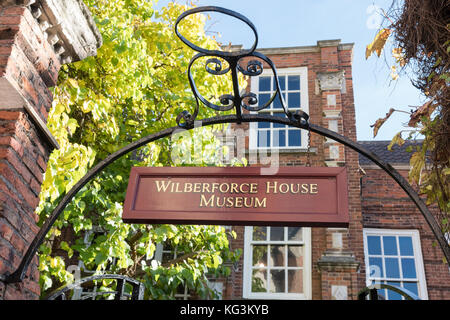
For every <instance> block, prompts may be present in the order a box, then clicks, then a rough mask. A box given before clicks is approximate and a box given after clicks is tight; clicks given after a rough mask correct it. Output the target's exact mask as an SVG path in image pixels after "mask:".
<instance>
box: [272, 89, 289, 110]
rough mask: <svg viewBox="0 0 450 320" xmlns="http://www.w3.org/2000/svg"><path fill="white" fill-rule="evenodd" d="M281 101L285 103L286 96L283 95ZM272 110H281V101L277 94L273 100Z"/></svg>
mask: <svg viewBox="0 0 450 320" xmlns="http://www.w3.org/2000/svg"><path fill="white" fill-rule="evenodd" d="M283 99H284V101H285V102H286V94H285V93H283ZM273 108H274V109H282V108H283V105H282V104H281V99H280V95H279V94H277V96H276V97H275V99H274V100H273Z"/></svg>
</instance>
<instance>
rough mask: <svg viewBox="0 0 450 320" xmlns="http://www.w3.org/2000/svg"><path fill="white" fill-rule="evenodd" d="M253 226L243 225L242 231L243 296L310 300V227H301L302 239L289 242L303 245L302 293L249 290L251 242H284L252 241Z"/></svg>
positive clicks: (248, 297)
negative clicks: (254, 291)
mask: <svg viewBox="0 0 450 320" xmlns="http://www.w3.org/2000/svg"><path fill="white" fill-rule="evenodd" d="M252 231H253V227H245V231H244V270H243V276H242V281H243V284H242V285H243V293H242V296H243V298H246V299H271V300H277V299H280V300H311V299H312V271H311V270H312V269H311V265H312V262H311V260H312V255H311V228H303V240H302V241H295V242H291V241H290V242H289V244H291V243H292V244H303V245H304V247H303V248H304V257H303V291H304V292H303V293H301V294H299V293H261V292H258V293H252V292H251V280H252V268H251V267H252V265H251V262H252V250H251V243H255V244H258V243H264V244H267V243H270V244H272V243H274V244H277V243H279V244H281V243H282V244H285V243H286V242H284V241H261V242H259V241H254V242H252Z"/></svg>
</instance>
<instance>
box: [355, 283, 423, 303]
mask: <svg viewBox="0 0 450 320" xmlns="http://www.w3.org/2000/svg"><path fill="white" fill-rule="evenodd" d="M380 289H381V290H382V289H388V290H391V291H394V292H395V293H398V294H399V295H401V296H402V297H404V298H405V299H406V300H420V298H419V297H418V296H417V295H416V294H415V293H414V292H411V291H409V290H408V289H405V288H402V287H399V286H393V285H390V284H385V283H377V284H375V285H371V286H368V287H365V288H364V289H362V290H361V291H360V292H359V293H358V300H366V297H367V296H369V300H386V297H383V296H381V295H380V294H378V290H380Z"/></svg>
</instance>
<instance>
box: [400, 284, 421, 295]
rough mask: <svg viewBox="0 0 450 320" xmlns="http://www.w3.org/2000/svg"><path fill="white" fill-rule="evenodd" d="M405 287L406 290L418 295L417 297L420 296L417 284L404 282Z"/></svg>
mask: <svg viewBox="0 0 450 320" xmlns="http://www.w3.org/2000/svg"><path fill="white" fill-rule="evenodd" d="M403 287H404V288H405V289H406V290H409V291H411V292H412V293H414V294H415V295H417V296H418V295H419V291H418V290H417V283H416V282H404V283H403Z"/></svg>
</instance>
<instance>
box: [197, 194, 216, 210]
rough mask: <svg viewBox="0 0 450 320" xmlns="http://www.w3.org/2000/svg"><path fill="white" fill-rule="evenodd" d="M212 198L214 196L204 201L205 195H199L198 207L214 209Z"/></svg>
mask: <svg viewBox="0 0 450 320" xmlns="http://www.w3.org/2000/svg"><path fill="white" fill-rule="evenodd" d="M214 197H215V196H214V195H211V197H209V200H206V197H205V195H203V194H202V195H200V207H208V206H210V207H211V208H212V207H214Z"/></svg>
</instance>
